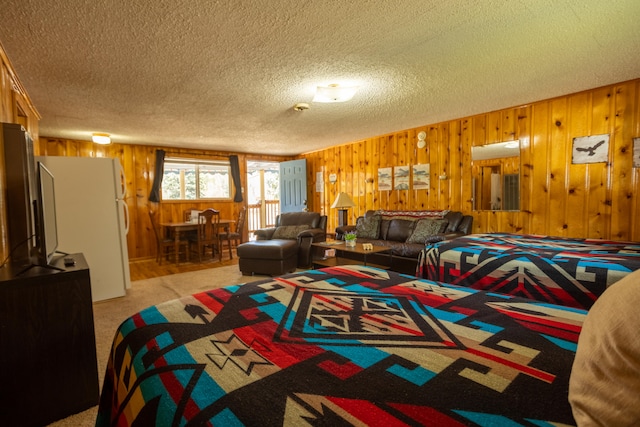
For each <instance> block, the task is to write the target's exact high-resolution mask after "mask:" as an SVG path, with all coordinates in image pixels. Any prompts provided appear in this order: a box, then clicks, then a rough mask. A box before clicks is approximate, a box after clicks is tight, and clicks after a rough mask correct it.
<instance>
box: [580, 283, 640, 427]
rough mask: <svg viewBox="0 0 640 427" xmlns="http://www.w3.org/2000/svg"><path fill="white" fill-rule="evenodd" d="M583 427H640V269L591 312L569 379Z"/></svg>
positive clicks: (615, 287) (614, 288)
mask: <svg viewBox="0 0 640 427" xmlns="http://www.w3.org/2000/svg"><path fill="white" fill-rule="evenodd" d="M569 403H570V404H571V409H572V411H573V416H574V418H575V419H576V422H577V424H578V426H595V425H598V426H631V425H640V270H638V271H635V272H633V273H631V274H629V275H628V276H626V277H624V278H623V279H621V280H620V281H618V282H616V283H614V284H613V285H611V286H610V287H609V288H608V289H607V290H606V291H604V293H603V294H602V295H601V296H600V298H598V299H597V300H596V302H595V304H594V305H593V306H592V307H591V309H590V310H589V313H587V316H586V318H585V321H584V324H583V326H582V332H581V333H580V338H579V339H578V348H577V351H576V358H575V360H574V363H573V367H572V369H571V377H570V380H569Z"/></svg>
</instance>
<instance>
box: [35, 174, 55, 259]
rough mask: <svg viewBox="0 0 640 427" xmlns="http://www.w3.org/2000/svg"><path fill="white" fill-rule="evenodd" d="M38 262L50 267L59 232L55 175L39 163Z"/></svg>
mask: <svg viewBox="0 0 640 427" xmlns="http://www.w3.org/2000/svg"><path fill="white" fill-rule="evenodd" d="M36 210H37V212H36V218H37V219H38V231H37V232H38V236H37V239H36V240H37V245H38V248H37V250H38V258H39V259H38V261H39V263H40V264H41V265H48V264H49V263H50V262H51V259H52V258H53V255H54V254H55V253H56V249H57V248H58V230H57V224H56V198H55V187H54V177H53V174H52V173H51V172H50V171H49V170H48V169H47V168H46V167H45V166H44V165H43V164H42V163H40V162H38V202H37V209H36Z"/></svg>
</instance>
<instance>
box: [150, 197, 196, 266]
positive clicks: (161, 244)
mask: <svg viewBox="0 0 640 427" xmlns="http://www.w3.org/2000/svg"><path fill="white" fill-rule="evenodd" d="M156 214H157V212H156V211H155V210H154V209H149V218H150V219H151V227H152V228H153V234H154V235H155V237H156V245H157V247H156V262H157V263H158V264H162V259H163V258H168V257H169V254H170V253H172V252H173V255H174V257H175V261H176V262H178V256H179V255H180V254H179V253H175V240H174V239H171V238H169V237H166V236H164V235H163V234H162V230H161V227H160V225H159V224H158V219H157V218H156ZM178 247H179V248H184V250H185V253H186V251H187V250H188V249H189V241H188V240H186V239H180V242H179V246H178ZM179 250H180V249H179Z"/></svg>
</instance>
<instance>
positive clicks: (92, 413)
mask: <svg viewBox="0 0 640 427" xmlns="http://www.w3.org/2000/svg"><path fill="white" fill-rule="evenodd" d="M268 277H269V276H258V275H256V276H243V275H242V273H241V272H240V270H239V269H238V266H237V265H230V266H226V267H218V268H210V269H207V270H200V271H192V272H189V273H180V274H172V275H170V276H162V277H156V278H153V279H146V280H138V281H135V282H132V283H131V289H129V290H128V291H127V295H126V296H124V297H122V298H116V299H113V300H109V301H101V302H98V303H95V304H94V305H93V316H94V325H95V334H96V349H97V355H98V376H99V381H100V388H101V389H102V380H103V375H104V372H105V369H106V366H107V359H108V356H109V351H110V350H111V342H112V340H113V337H114V335H115V332H116V329H117V328H118V326H120V324H121V323H122V321H123V320H125V319H126V318H128V317H129V316H131V315H132V314H134V313H136V312H138V311H140V310H142V309H143V308H146V307H149V306H152V305H156V304H158V303H161V302H163V301H169V300H172V299H176V298H179V297H181V296H185V295H191V294H194V293H198V292H203V291H206V290H207V289H213V288H219V287H222V286H228V285H234V284H238V283H247V282H253V281H256V280H262V279H265V278H268ZM97 412H98V407H97V406H95V407H93V408H90V409H88V410H86V411H84V412H80V413H78V414H75V415H72V416H69V417H67V418H64V419H62V420H59V421H56V422H55V423H53V424H50V425H51V426H54V427H85V426H93V425H95V420H96V414H97Z"/></svg>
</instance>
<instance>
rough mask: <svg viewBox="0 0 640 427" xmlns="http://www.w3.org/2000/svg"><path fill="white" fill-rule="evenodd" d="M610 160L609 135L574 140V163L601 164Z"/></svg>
mask: <svg viewBox="0 0 640 427" xmlns="http://www.w3.org/2000/svg"><path fill="white" fill-rule="evenodd" d="M608 158H609V135H608V134H605V135H592V136H582V137H579V138H573V156H572V163H574V164H579V163H600V162H606V161H607V160H608Z"/></svg>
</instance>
